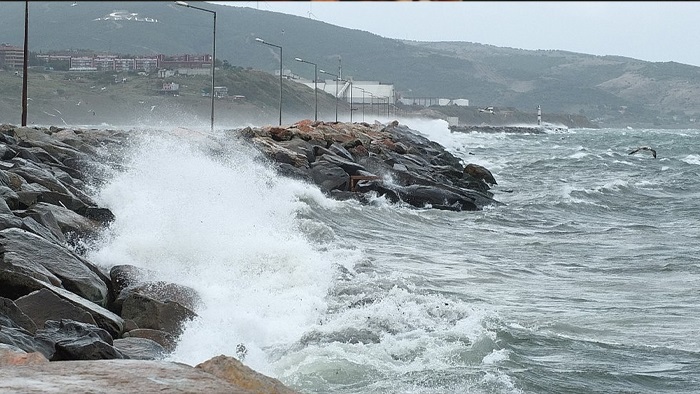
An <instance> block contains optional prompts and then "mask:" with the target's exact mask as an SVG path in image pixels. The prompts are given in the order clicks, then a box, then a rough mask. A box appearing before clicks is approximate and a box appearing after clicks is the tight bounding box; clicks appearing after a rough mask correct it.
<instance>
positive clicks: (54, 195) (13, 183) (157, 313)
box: [0, 125, 292, 393]
mask: <svg viewBox="0 0 700 394" xmlns="http://www.w3.org/2000/svg"><path fill="white" fill-rule="evenodd" d="M128 143H129V133H125V132H120V131H100V130H71V129H60V128H54V127H51V128H49V129H43V128H42V129H35V128H26V127H15V126H11V125H0V195H1V196H2V198H0V367H1V368H0V391H3V392H74V393H82V392H101V393H122V392H144V393H150V392H175V391H177V392H192V393H195V392H197V393H199V392H212V393H262V392H264V393H290V392H292V390H290V389H289V388H287V387H285V386H283V385H282V384H281V383H280V382H279V381H276V380H274V379H272V378H269V377H266V376H263V375H260V374H258V373H256V372H255V371H252V370H251V369H249V368H247V367H246V366H244V365H243V364H241V363H240V361H239V360H236V359H235V358H232V357H228V356H219V357H215V358H213V359H211V360H208V361H206V362H204V363H202V364H200V365H197V366H196V367H190V366H187V365H184V364H179V363H170V362H166V361H163V359H164V358H165V357H166V356H167V355H168V354H169V353H170V352H172V351H173V350H174V348H175V346H176V341H177V338H178V336H179V335H180V334H181V330H182V325H183V323H185V322H186V321H189V320H191V319H194V318H196V316H197V313H196V311H197V308H198V303H199V297H198V295H197V293H196V292H195V291H194V290H193V289H191V288H188V287H185V286H181V285H177V284H174V283H166V282H162V281H158V280H157V278H156V276H157V273H152V272H146V271H144V270H142V269H139V268H137V267H135V266H131V265H118V266H114V267H101V266H98V265H96V264H93V263H92V262H90V261H89V260H88V259H86V257H85V255H84V251H85V248H84V246H83V245H85V244H86V242H87V243H89V242H90V239H93V238H94V237H97V236H99V234H100V232H101V231H103V230H104V229H105V227H106V226H108V225H109V223H110V222H111V221H112V220H113V219H114V216H113V214H112V213H111V212H110V211H109V209H106V208H103V207H99V206H97V204H96V203H95V201H93V200H92V199H91V198H90V196H89V193H88V192H87V190H88V189H89V188H90V187H91V186H95V185H99V183H100V181H101V179H100V177H101V174H104V171H105V170H106V169H107V168H112V169H114V168H118V167H119V165H120V153H121V152H122V150H123V148H124V147H125V146H126V145H127V144H128Z"/></svg>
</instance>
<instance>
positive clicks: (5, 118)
mask: <svg viewBox="0 0 700 394" xmlns="http://www.w3.org/2000/svg"><path fill="white" fill-rule="evenodd" d="M115 75H116V76H117V77H116V78H115ZM28 76H29V78H28V81H27V93H28V94H27V95H28V97H29V99H28V102H27V103H28V104H27V107H28V117H27V123H28V124H37V125H64V124H65V125H81V124H99V123H107V124H111V125H135V124H153V125H158V124H161V125H162V124H173V125H178V126H185V125H196V124H202V123H205V124H208V123H209V121H210V116H211V99H210V98H209V97H203V96H202V94H201V92H202V90H207V91H208V90H209V87H210V86H211V79H210V77H209V76H174V77H169V78H167V81H168V82H175V83H178V84H179V85H180V91H179V94H178V95H177V96H174V95H172V94H169V95H165V94H162V92H161V91H160V90H161V89H162V84H163V81H164V80H163V79H160V78H158V77H157V76H156V75H149V76H142V75H137V74H136V73H128V74H127V73H122V74H112V73H110V72H97V73H76V72H58V71H50V72H49V71H44V70H30V72H29V73H28ZM122 78H126V82H124V83H122V82H121V81H122ZM216 85H217V86H227V87H229V89H231V92H230V93H231V95H239V96H244V98H242V99H235V100H234V99H233V98H230V97H229V98H222V99H216V100H215V121H216V124H217V126H225V127H235V126H240V125H244V124H277V122H278V121H279V78H277V77H275V76H274V75H272V74H269V73H266V72H262V71H254V70H243V69H240V68H234V69H230V70H219V71H218V72H217V73H216ZM21 92H22V78H20V77H18V76H15V75H14V74H13V73H11V72H7V71H0V124H1V123H10V124H19V123H20V121H21ZM282 93H283V117H282V120H283V122H296V121H298V120H300V119H313V116H314V103H315V101H314V94H313V90H312V89H309V88H308V87H306V86H305V85H302V84H299V83H296V82H290V81H287V80H285V81H284V83H283V91H282ZM318 103H319V104H318V107H319V116H321V115H322V116H324V117H325V119H327V120H329V119H331V118H334V116H335V104H336V101H335V99H334V98H333V96H331V95H328V94H324V93H320V94H319V95H318ZM348 108H349V106H348V105H344V104H343V103H342V102H340V104H339V112H341V111H342V113H343V114H347V113H348Z"/></svg>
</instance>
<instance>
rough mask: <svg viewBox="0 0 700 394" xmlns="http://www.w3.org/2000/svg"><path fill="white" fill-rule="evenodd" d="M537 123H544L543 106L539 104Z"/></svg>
mask: <svg viewBox="0 0 700 394" xmlns="http://www.w3.org/2000/svg"><path fill="white" fill-rule="evenodd" d="M537 125H538V126H541V125H542V108H540V106H539V105H538V106H537Z"/></svg>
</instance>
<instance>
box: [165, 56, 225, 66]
mask: <svg viewBox="0 0 700 394" xmlns="http://www.w3.org/2000/svg"><path fill="white" fill-rule="evenodd" d="M211 62H212V56H211V55H175V56H166V55H158V67H159V68H170V69H176V68H211Z"/></svg>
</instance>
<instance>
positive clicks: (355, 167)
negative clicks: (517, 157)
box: [240, 120, 498, 211]
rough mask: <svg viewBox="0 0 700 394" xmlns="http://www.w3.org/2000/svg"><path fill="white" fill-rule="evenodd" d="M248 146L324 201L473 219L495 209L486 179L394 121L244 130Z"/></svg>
mask: <svg viewBox="0 0 700 394" xmlns="http://www.w3.org/2000/svg"><path fill="white" fill-rule="evenodd" d="M240 135H241V136H242V138H244V139H246V140H247V141H249V142H250V143H252V144H253V145H254V146H255V147H257V148H258V149H259V150H260V151H262V152H264V154H265V155H266V156H267V157H268V158H269V159H270V160H272V161H273V162H274V163H275V165H276V166H277V169H278V170H279V173H281V174H283V175H286V176H290V177H294V178H298V179H302V180H304V181H307V182H310V183H313V184H316V185H318V187H319V188H320V189H321V190H322V191H323V192H325V193H327V194H328V195H329V196H332V197H334V198H338V199H349V198H355V199H358V200H360V201H365V202H366V201H368V200H369V198H370V196H371V195H374V196H384V197H385V198H386V199H388V200H389V201H391V202H394V203H398V202H403V203H405V204H408V205H411V206H414V207H418V208H435V209H444V210H452V211H473V210H479V209H482V208H483V207H484V206H487V205H491V204H498V202H497V201H496V200H494V199H493V193H492V192H491V191H490V185H493V184H495V182H496V181H495V180H494V179H493V176H492V175H491V173H490V172H489V171H488V170H487V169H486V168H484V167H481V166H478V165H476V164H468V165H466V166H465V165H464V164H463V163H462V161H461V160H460V159H458V158H456V157H454V156H453V155H452V154H451V153H449V152H448V151H446V150H445V149H444V148H443V147H442V146H441V145H439V144H437V143H435V142H433V141H430V140H429V139H427V138H425V137H424V136H422V135H420V133H418V132H417V131H414V130H411V129H410V128H409V127H407V126H405V125H401V124H399V122H398V121H394V122H392V123H390V124H388V125H384V124H381V123H375V124H372V125H370V124H367V123H353V124H349V123H324V122H311V121H308V120H305V121H301V122H298V123H296V124H294V125H291V126H289V127H272V126H268V127H262V128H251V127H248V128H245V129H243V130H241V131H240Z"/></svg>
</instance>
